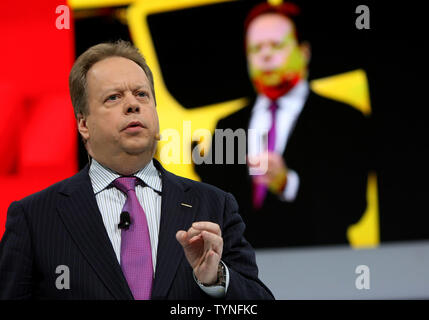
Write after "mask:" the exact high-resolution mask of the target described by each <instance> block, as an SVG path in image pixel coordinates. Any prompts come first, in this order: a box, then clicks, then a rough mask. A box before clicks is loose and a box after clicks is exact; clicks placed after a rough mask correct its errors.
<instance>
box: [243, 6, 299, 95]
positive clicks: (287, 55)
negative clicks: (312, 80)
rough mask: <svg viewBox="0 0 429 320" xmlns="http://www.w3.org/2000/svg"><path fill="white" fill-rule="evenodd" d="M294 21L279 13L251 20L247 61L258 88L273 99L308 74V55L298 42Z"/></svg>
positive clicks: (248, 31) (247, 35)
mask: <svg viewBox="0 0 429 320" xmlns="http://www.w3.org/2000/svg"><path fill="white" fill-rule="evenodd" d="M294 28H295V27H294V24H293V23H292V21H291V20H290V19H288V18H287V17H285V16H282V15H280V14H276V13H267V14H263V15H261V16H259V17H257V18H255V19H254V20H252V21H251V23H250V24H249V27H248V29H247V34H246V50H247V62H248V69H249V74H250V78H251V79H252V81H253V84H254V86H255V89H256V90H257V91H258V92H260V93H263V94H265V95H266V96H268V97H269V98H271V99H277V98H278V97H280V96H282V95H283V94H285V93H286V92H287V91H289V90H290V89H291V88H292V87H293V86H294V85H295V84H296V83H297V82H298V81H299V80H300V79H302V78H303V77H305V76H306V69H307V55H306V54H305V51H304V48H302V47H300V46H299V45H298V42H297V39H296V36H295V31H294Z"/></svg>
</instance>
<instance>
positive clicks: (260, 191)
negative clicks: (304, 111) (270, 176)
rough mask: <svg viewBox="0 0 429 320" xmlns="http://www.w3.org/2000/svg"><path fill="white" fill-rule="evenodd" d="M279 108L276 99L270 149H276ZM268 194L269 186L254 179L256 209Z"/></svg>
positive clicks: (272, 105)
mask: <svg viewBox="0 0 429 320" xmlns="http://www.w3.org/2000/svg"><path fill="white" fill-rule="evenodd" d="M277 109H278V104H277V103H276V102H275V101H272V103H271V105H270V112H271V128H270V130H269V131H268V151H274V147H275V144H276V112H277ZM266 194H267V187H266V185H264V184H261V183H257V182H256V180H253V207H254V208H255V209H260V208H261V207H262V204H263V203H264V200H265V196H266Z"/></svg>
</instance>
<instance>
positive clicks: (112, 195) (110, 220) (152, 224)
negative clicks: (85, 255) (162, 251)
mask: <svg viewBox="0 0 429 320" xmlns="http://www.w3.org/2000/svg"><path fill="white" fill-rule="evenodd" d="M134 176H136V177H138V178H140V179H141V180H142V181H143V184H137V185H136V195H137V199H138V200H139V202H140V204H141V206H142V207H143V210H144V212H145V213H146V219H147V224H148V228H149V235H150V245H151V248H152V262H153V273H154V274H155V266H156V253H157V248H158V234H159V224H160V221H161V191H162V182H161V177H160V173H159V172H158V170H157V169H156V168H155V166H154V165H153V161H150V162H149V163H148V164H147V165H146V166H145V167H144V168H143V169H141V170H140V171H138V172H137V173H136V174H134ZM89 177H90V179H91V183H92V188H93V190H94V194H95V199H96V200H97V204H98V208H99V209H100V212H101V217H102V218H103V223H104V226H105V227H106V231H107V234H108V235H109V239H110V242H111V243H112V246H113V250H115V254H116V258H117V259H118V262H119V263H120V262H121V258H120V257H121V229H119V228H118V223H119V220H120V214H121V212H122V208H123V206H124V204H125V201H126V200H127V196H126V195H125V194H124V193H123V192H121V191H120V190H119V189H117V188H115V187H114V186H113V185H112V182H113V181H114V180H115V179H116V178H119V177H121V175H120V174H118V173H116V172H114V171H112V170H110V169H108V168H106V167H103V166H102V165H101V164H100V163H98V162H97V161H96V160H95V159H92V161H91V166H90V168H89Z"/></svg>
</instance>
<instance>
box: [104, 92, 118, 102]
mask: <svg viewBox="0 0 429 320" xmlns="http://www.w3.org/2000/svg"><path fill="white" fill-rule="evenodd" d="M117 98H118V95H117V94H112V95H111V96H109V97H107V99H106V101H115V100H117Z"/></svg>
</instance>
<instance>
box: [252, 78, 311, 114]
mask: <svg viewBox="0 0 429 320" xmlns="http://www.w3.org/2000/svg"><path fill="white" fill-rule="evenodd" d="M309 91H310V89H309V85H308V81H307V80H305V79H302V80H301V81H299V82H298V83H297V85H296V86H295V87H293V88H292V90H290V91H289V92H288V93H286V94H285V95H283V96H281V97H280V98H278V99H277V103H278V105H279V108H286V107H289V106H291V107H294V109H297V110H300V109H301V107H302V106H304V102H305V100H306V98H307V96H308V93H309ZM270 103H271V100H270V99H269V98H268V97H267V96H264V95H262V94H260V95H258V97H257V98H256V101H255V106H254V108H253V110H254V111H257V110H260V109H267V108H268V107H269V106H270ZM295 107H296V108H295Z"/></svg>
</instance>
